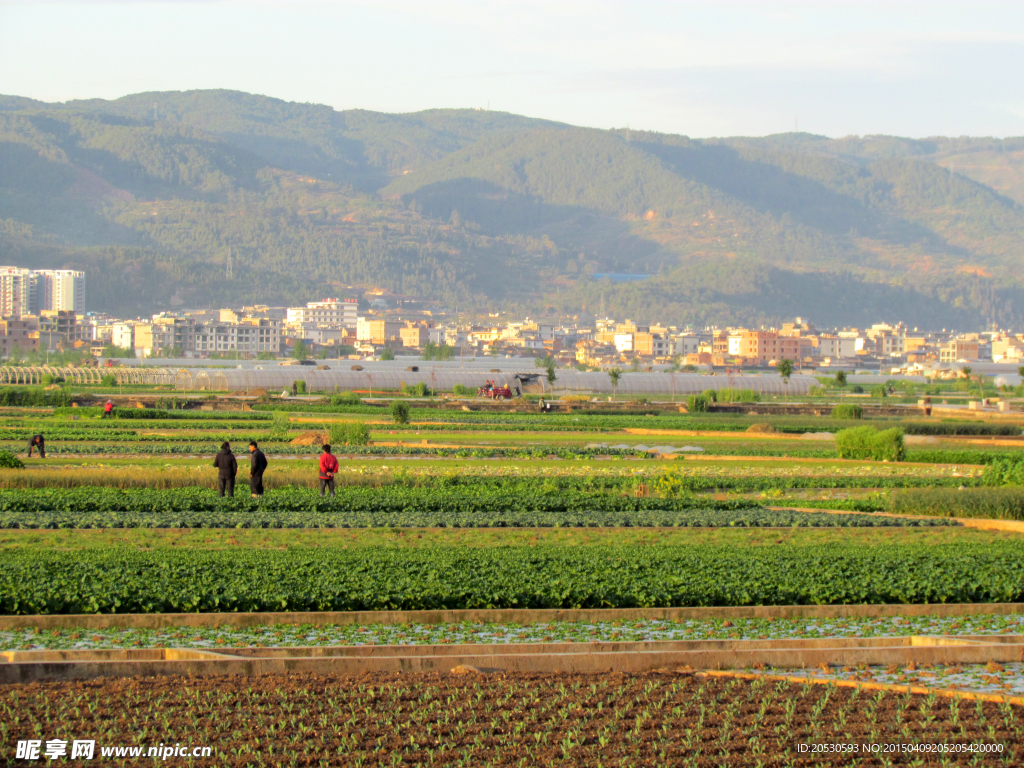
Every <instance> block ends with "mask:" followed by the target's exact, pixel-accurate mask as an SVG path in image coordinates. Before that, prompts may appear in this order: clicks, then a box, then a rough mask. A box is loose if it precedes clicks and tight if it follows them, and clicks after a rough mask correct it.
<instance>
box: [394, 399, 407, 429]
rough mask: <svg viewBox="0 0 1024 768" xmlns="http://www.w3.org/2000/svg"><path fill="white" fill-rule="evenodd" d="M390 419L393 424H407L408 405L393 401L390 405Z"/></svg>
mask: <svg viewBox="0 0 1024 768" xmlns="http://www.w3.org/2000/svg"><path fill="white" fill-rule="evenodd" d="M391 418H392V419H394V420H395V424H408V423H409V405H408V404H407V403H403V402H402V401H401V400H395V401H394V402H393V403H391Z"/></svg>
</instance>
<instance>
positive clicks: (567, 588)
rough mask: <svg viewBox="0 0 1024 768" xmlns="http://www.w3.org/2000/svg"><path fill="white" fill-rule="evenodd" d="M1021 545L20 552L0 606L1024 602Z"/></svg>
mask: <svg viewBox="0 0 1024 768" xmlns="http://www.w3.org/2000/svg"><path fill="white" fill-rule="evenodd" d="M1022 562H1024V542H1021V543H1018V542H1012V543H1010V542H1007V543H1002V544H988V545H973V546H972V545H968V544H957V545H940V546H916V547H915V546H888V547H886V546H873V547H858V546H855V545H848V546H841V547H836V546H825V547H801V548H797V547H790V548H757V549H746V550H741V549H735V548H732V547H700V548H683V547H658V546H644V547H636V546H632V547H616V546H588V547H558V546H551V547H543V548H541V547H493V548H487V549H475V550H469V549H459V548H454V547H452V548H433V549H392V548H374V547H367V548H363V549H360V550H344V549H331V550H306V551H303V550H285V551H271V550H249V551H245V550H242V551H199V550H195V551H176V550H172V549H166V550H155V551H149V552H145V551H137V550H117V549H110V550H99V551H81V552H79V553H77V554H76V555H75V557H74V558H69V557H68V556H67V555H65V554H63V553H47V552H45V551H38V550H28V551H15V550H11V551H9V552H8V553H6V555H5V557H4V559H3V562H2V563H0V596H2V602H0V612H2V613H6V614H46V613H114V612H116V613H178V612H195V611H199V612H209V611H357V610H370V611H373V610H397V609H405V610H413V609H440V608H627V607H647V606H700V605H725V606H736V605H793V604H816V605H822V604H858V603H946V602H948V603H954V602H955V603H973V602H980V603H984V602H1008V603H1012V602H1020V601H1022V600H1024V568H1021V567H1020V565H1021V563H1022Z"/></svg>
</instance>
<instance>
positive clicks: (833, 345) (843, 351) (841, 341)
mask: <svg viewBox="0 0 1024 768" xmlns="http://www.w3.org/2000/svg"><path fill="white" fill-rule="evenodd" d="M818 355H819V356H820V357H828V358H833V359H834V358H840V357H856V356H857V340H856V339H850V338H843V337H840V336H835V335H833V334H829V333H821V334H818Z"/></svg>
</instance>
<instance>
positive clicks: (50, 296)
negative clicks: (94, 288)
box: [0, 267, 85, 317]
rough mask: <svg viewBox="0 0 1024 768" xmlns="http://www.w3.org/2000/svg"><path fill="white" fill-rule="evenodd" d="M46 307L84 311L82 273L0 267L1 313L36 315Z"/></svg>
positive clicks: (66, 310) (82, 313)
mask: <svg viewBox="0 0 1024 768" xmlns="http://www.w3.org/2000/svg"><path fill="white" fill-rule="evenodd" d="M45 309H56V310H64V311H65V312H74V313H75V314H77V315H78V316H79V317H81V316H83V315H84V314H85V272H78V271H76V270H73V269H24V268H22V267H0V314H3V315H5V316H21V315H35V314H38V313H39V312H41V311H42V310H45Z"/></svg>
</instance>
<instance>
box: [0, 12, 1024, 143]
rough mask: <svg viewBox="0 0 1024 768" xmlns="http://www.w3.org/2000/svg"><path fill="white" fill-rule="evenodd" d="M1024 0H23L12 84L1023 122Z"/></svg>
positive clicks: (3, 74) (632, 122) (790, 124)
mask: <svg viewBox="0 0 1024 768" xmlns="http://www.w3.org/2000/svg"><path fill="white" fill-rule="evenodd" d="M1022 72H1024V3H1022V2H983V1H979V0H972V1H971V2H953V3H949V2H936V1H934V0H932V1H931V2H916V1H915V2H911V1H908V0H872V1H871V2H864V1H862V2H842V1H839V0H818V1H817V2H769V1H767V0H765V1H762V2H729V1H728V0H718V1H717V2H668V1H659V0H650V1H649V2H639V1H637V0H628V1H627V0H620V1H618V2H590V1H589V0H573V1H570V2H558V1H557V0H547V1H546V2H530V1H529V0H515V1H514V2H511V1H509V2H505V1H503V0H472V1H470V0H467V1H464V2H450V1H449V0H420V1H418V2H390V1H389V0H374V1H373V2H345V1H343V0H334V1H333V2H301V1H298V0H289V2H280V1H278V2H246V1H244V0H219V1H217V0H187V1H186V0H178V1H174V0H165V1H164V2H135V1H128V0H122V2H95V1H92V0H79V2H48V1H47V0H32V2H16V1H11V0H0V93H2V94H9V95H18V96H28V97H31V98H35V99H40V100H43V101H65V100H69V99H80V98H95V97H99V98H107V99H112V98H117V97H118V96H123V95H126V94H130V93H137V92H140V91H154V90H191V89H197V88H231V89H237V90H242V91H248V92H251V93H259V94H264V95H267V96H274V97H277V98H281V99H286V100H289V101H300V102H314V103H320V104H328V105H330V106H332V107H335V108H336V109H352V108H360V109H370V110H378V111H383V112H412V111H416V110H420V109H428V108H434V107H479V108H490V109H493V110H501V111H505V112H514V113H518V114H524V115H529V116H531V117H541V118H548V119H551V120H560V121H563V122H566V123H572V124H575V125H585V126H592V127H597V128H612V127H624V126H630V127H632V128H641V129H646V130H655V131H663V132H668V133H680V134H685V135H689V136H693V137H706V136H734V135H748V136H761V135H767V134H772V133H783V132H786V131H792V130H794V129H797V130H800V131H807V132H810V133H818V134H824V135H827V136H833V137H838V136H847V135H851V134H859V135H865V134H892V135H901V136H911V137H925V136H938V135H946V136H964V135H970V136H998V137H1005V136H1020V135H1024V77H1021V73H1022Z"/></svg>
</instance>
